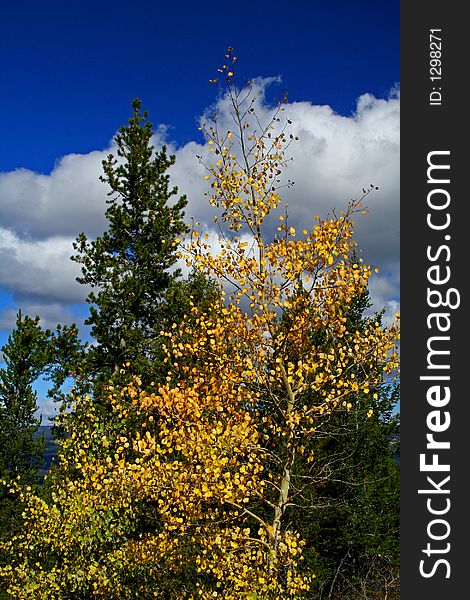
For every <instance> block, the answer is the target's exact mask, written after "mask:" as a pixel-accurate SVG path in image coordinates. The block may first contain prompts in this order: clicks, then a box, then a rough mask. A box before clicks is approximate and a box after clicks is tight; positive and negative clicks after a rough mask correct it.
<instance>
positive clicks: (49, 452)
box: [36, 425, 59, 481]
mask: <svg viewBox="0 0 470 600" xmlns="http://www.w3.org/2000/svg"><path fill="white" fill-rule="evenodd" d="M36 435H37V436H38V437H40V436H41V435H43V436H44V439H45V440H46V449H45V452H44V466H43V467H42V469H39V472H38V474H39V477H40V480H41V481H42V480H43V479H44V475H45V474H46V473H47V471H48V470H49V469H50V467H51V464H52V463H53V462H55V461H56V460H57V452H58V449H59V444H58V443H57V441H56V440H55V439H54V436H53V434H52V427H51V426H50V425H40V426H39V429H38V431H37V433H36Z"/></svg>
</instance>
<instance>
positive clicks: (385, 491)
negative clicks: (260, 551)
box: [292, 291, 400, 600]
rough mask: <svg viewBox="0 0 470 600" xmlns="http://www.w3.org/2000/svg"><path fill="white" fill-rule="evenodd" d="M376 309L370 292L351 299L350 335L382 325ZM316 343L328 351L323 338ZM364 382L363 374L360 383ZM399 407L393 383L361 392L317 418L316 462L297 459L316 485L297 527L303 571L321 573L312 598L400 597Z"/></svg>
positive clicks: (302, 503) (306, 495)
mask: <svg viewBox="0 0 470 600" xmlns="http://www.w3.org/2000/svg"><path fill="white" fill-rule="evenodd" d="M370 307H371V303H370V296H369V293H368V292H367V291H366V292H365V293H364V294H362V295H361V296H359V297H356V298H355V299H353V301H352V302H351V304H350V306H349V309H348V311H347V313H346V315H345V316H346V323H345V325H346V327H347V329H348V330H349V331H364V330H365V329H366V327H367V326H368V324H369V323H370V322H375V321H377V322H379V323H380V322H381V314H380V313H379V314H376V315H374V316H373V317H366V316H365V315H364V313H365V311H366V310H367V309H369V308H370ZM315 343H316V344H317V345H319V344H325V345H326V346H325V347H327V340H325V339H322V334H321V333H319V332H317V333H316V334H315ZM364 376H366V375H365V374H361V372H360V370H358V372H357V374H356V377H357V380H358V381H360V380H361V378H363V377H364ZM398 400H399V387H398V386H397V385H395V384H390V385H384V386H380V387H377V388H374V389H370V390H369V393H367V394H364V393H358V395H357V399H356V402H355V403H354V405H351V406H345V407H343V408H342V410H337V411H335V412H333V413H332V414H330V415H327V416H324V417H321V416H319V417H317V423H316V435H315V437H314V438H313V440H312V450H313V454H314V461H313V462H312V463H310V464H307V462H306V461H303V459H302V457H299V458H298V463H300V464H301V463H302V462H303V466H302V467H301V466H300V465H299V471H298V472H299V481H302V479H305V478H309V479H310V480H311V482H312V483H311V485H309V486H307V487H302V488H301V489H302V491H301V493H300V494H299V495H298V497H297V498H296V499H295V501H294V507H293V511H292V522H293V523H295V526H296V527H297V528H298V529H299V530H301V531H302V532H303V535H304V537H305V539H306V540H307V545H306V547H305V551H304V558H305V568H306V569H307V570H310V571H313V572H314V573H316V574H317V577H316V584H315V586H314V588H313V590H312V593H311V598H312V599H315V600H320V599H326V598H328V599H329V600H332V599H336V600H339V599H341V600H350V599H351V600H353V599H356V598H363V597H368V598H369V597H370V598H379V597H384V596H385V595H386V596H387V597H389V598H398V597H399V576H398V572H399V553H400V549H399V507H400V482H399V466H398V462H397V455H398V454H399V416H398V415H397V414H396V413H395V412H394V410H395V406H396V403H397V402H398ZM294 485H296V483H295V482H294ZM300 487H301V486H300V485H299V488H300ZM295 505H298V506H299V508H300V507H302V510H300V509H296V507H295ZM305 508H307V510H305Z"/></svg>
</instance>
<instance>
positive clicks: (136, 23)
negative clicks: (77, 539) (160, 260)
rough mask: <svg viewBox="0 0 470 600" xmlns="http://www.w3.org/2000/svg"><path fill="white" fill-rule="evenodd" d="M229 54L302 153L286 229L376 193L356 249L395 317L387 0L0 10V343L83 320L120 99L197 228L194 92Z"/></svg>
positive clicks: (395, 174)
mask: <svg viewBox="0 0 470 600" xmlns="http://www.w3.org/2000/svg"><path fill="white" fill-rule="evenodd" d="M228 45H231V46H234V47H235V53H236V55H237V56H238V63H237V65H238V67H237V68H238V77H239V80H240V79H241V80H243V78H254V77H260V78H275V77H277V78H279V80H278V81H277V82H274V83H273V82H271V83H269V82H268V81H267V80H266V79H264V80H260V84H259V85H260V90H261V91H262V93H263V94H264V95H265V101H264V103H263V104H262V107H261V109H262V111H264V112H265V113H266V115H267V116H268V115H269V110H270V102H271V101H272V100H273V99H275V98H282V96H283V95H284V92H285V91H286V90H287V91H288V96H289V104H288V109H289V110H290V111H291V114H292V116H293V120H294V128H295V132H296V133H297V134H298V135H299V137H300V140H301V141H300V142H299V146H298V147H297V149H296V150H295V151H294V154H295V156H294V163H293V164H294V168H293V171H292V175H293V179H294V180H295V181H296V186H295V190H296V191H295V192H293V197H292V198H289V203H290V207H291V209H290V210H291V214H292V218H293V220H294V222H293V224H294V225H295V220H296V219H297V220H299V221H304V220H305V219H308V218H310V215H313V214H314V213H318V212H320V213H321V212H322V211H323V212H327V211H328V210H329V209H331V208H332V207H341V206H343V205H344V203H345V202H347V200H348V199H349V198H350V197H352V196H354V195H356V194H357V193H360V191H361V189H362V187H364V186H366V185H368V184H370V183H371V182H373V183H375V184H377V185H379V187H380V191H379V192H378V193H377V195H376V196H375V197H374V198H372V199H371V203H370V204H371V213H370V217H367V222H364V223H360V224H359V225H358V235H359V241H360V244H361V246H362V247H364V251H365V253H366V258H367V259H368V260H369V261H370V262H372V263H374V266H379V267H380V271H381V273H380V275H379V276H378V277H377V278H376V279H375V280H374V281H373V282H372V283H371V292H372V296H373V298H374V301H375V303H376V307H377V308H381V307H382V306H385V307H387V308H388V309H389V310H390V311H391V312H393V310H394V309H396V308H397V301H398V296H399V291H398V290H399V287H398V286H399V251H398V239H399V238H398V214H399V204H398V199H399V81H400V72H399V63H400V54H399V2H398V0H393V1H390V0H385V1H381V2H377V1H375V2H372V1H368V0H363V1H359V2H346V1H339V0H336V1H330V2H316V1H314V0H310V1H308V0H304V1H298V0H297V1H296V0H291V1H290V2H278V1H277V0H275V1H271V2H268V1H265V0H261V1H257V2H253V3H249V2H246V1H244V0H243V1H239V2H237V3H228V2H225V3H218V4H216V3H207V2H155V1H148V2H140V1H139V0H135V1H134V2H119V1H115V2H109V1H108V0H104V1H95V2H90V1H89V0H82V1H81V2H79V3H78V2H77V3H75V2H63V1H61V2H58V1H56V0H49V1H48V2H45V3H39V2H33V1H29V0H28V1H23V2H22V1H21V0H18V2H16V3H3V4H2V7H1V9H0V63H1V74H2V75H1V77H2V92H3V93H2V94H0V128H1V139H2V143H1V144H0V343H2V342H4V341H5V339H6V336H7V335H8V332H9V331H10V330H11V328H12V326H13V323H14V316H15V313H16V310H17V309H18V308H19V307H21V308H22V309H23V311H24V312H27V313H29V314H31V315H32V316H34V315H35V314H39V315H40V316H41V318H42V322H43V324H44V325H47V326H53V325H54V324H55V323H57V322H69V323H70V322H72V321H74V320H76V321H77V322H79V323H80V322H82V321H83V318H84V315H85V314H86V308H85V305H84V303H83V300H84V297H85V295H86V290H84V289H83V288H82V287H81V286H79V285H78V284H77V283H76V282H75V276H76V275H77V274H78V273H77V271H76V265H74V264H73V263H71V261H70V260H69V256H70V254H71V253H72V246H71V244H72V241H73V239H74V238H75V237H76V235H77V234H78V233H79V232H80V231H85V232H86V233H87V235H88V236H89V237H93V236H95V235H98V234H99V233H100V232H102V231H103V229H104V227H105V222H104V220H103V213H104V209H105V204H104V202H105V199H106V190H105V189H104V188H103V184H101V183H100V182H99V175H100V174H101V160H102V159H103V158H104V157H105V156H106V155H107V154H108V153H109V151H110V150H111V151H112V138H113V135H114V134H115V132H116V130H117V129H118V127H119V126H120V125H122V124H124V123H125V122H126V120H127V118H128V117H129V116H130V103H131V101H132V99H133V98H134V97H136V96H138V97H140V98H141V99H142V100H143V104H144V107H145V108H147V109H148V110H149V112H150V116H151V120H152V121H153V122H154V124H155V126H156V137H155V144H156V145H157V146H158V145H159V144H161V143H166V144H167V145H169V147H170V151H172V152H174V153H175V154H176V157H177V163H176V165H175V167H174V168H173V170H172V172H171V176H172V180H173V181H174V183H176V184H177V185H178V186H179V188H180V191H181V192H182V193H183V192H184V193H187V194H188V197H189V204H188V207H187V211H186V213H187V215H188V217H189V216H195V217H196V218H197V219H198V220H200V221H201V222H203V223H204V222H206V223H209V218H208V212H207V207H206V204H205V201H204V198H203V194H204V183H203V181H204V180H203V177H201V173H200V170H199V167H198V164H197V161H196V159H195V154H196V151H197V153H199V154H201V153H202V154H204V152H205V146H204V142H203V140H202V138H201V136H200V134H199V133H198V131H197V126H198V120H199V119H200V118H201V115H202V114H203V113H204V111H205V110H207V109H208V107H210V106H211V105H214V104H215V103H216V102H217V90H216V89H215V88H214V86H211V85H209V84H208V79H209V78H212V77H213V76H214V75H215V74H216V69H217V67H218V66H219V65H221V64H222V62H223V60H224V53H225V50H226V48H227V46H228ZM218 108H219V110H220V111H221V112H222V117H223V116H224V115H223V110H224V108H223V106H222V105H220V104H219V105H218ZM160 125H163V126H164V127H163V129H161V128H160V130H159V129H158V126H160ZM289 176H290V174H289ZM42 402H44V401H43V400H42ZM44 406H45V404H44Z"/></svg>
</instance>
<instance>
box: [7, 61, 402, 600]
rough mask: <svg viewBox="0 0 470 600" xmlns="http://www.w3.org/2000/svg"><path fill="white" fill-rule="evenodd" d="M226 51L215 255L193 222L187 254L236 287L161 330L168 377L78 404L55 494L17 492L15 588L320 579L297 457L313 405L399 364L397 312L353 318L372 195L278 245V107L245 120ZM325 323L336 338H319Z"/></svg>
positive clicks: (248, 100) (273, 586) (363, 387)
mask: <svg viewBox="0 0 470 600" xmlns="http://www.w3.org/2000/svg"><path fill="white" fill-rule="evenodd" d="M228 56H229V59H230V61H229V62H230V63H231V64H230V67H228V66H224V67H223V68H222V69H221V72H222V73H224V74H225V78H226V83H227V98H228V100H229V101H230V102H231V103H232V106H233V116H234V120H235V123H236V124H237V129H236V131H234V132H220V131H218V130H217V128H216V127H215V126H213V125H209V126H206V127H204V128H203V129H204V130H205V133H206V135H207V137H208V143H209V144H210V147H211V149H212V150H213V151H214V152H215V153H216V154H217V156H218V157H219V158H218V159H217V162H216V163H215V164H214V165H208V167H207V168H208V172H209V175H208V176H209V178H210V181H211V196H210V202H211V203H212V204H213V205H214V206H215V207H218V208H220V209H221V210H222V214H221V216H220V219H219V222H222V224H223V226H224V227H225V229H224V230H223V231H224V236H223V237H222V238H221V240H220V244H221V250H220V251H219V253H218V254H217V255H214V254H213V252H212V250H211V249H210V248H209V247H208V245H207V243H206V241H205V238H204V235H203V234H202V232H200V231H199V230H198V229H197V228H196V227H194V228H193V231H192V233H191V235H190V236H189V239H188V240H187V242H186V244H187V245H186V249H187V260H188V262H190V263H192V264H195V265H196V266H197V268H198V269H200V270H201V271H202V272H204V273H206V274H207V275H211V276H213V277H215V278H216V279H217V280H218V281H219V282H224V281H226V282H228V283H229V284H230V285H231V289H233V290H234V291H233V293H232V294H231V295H230V296H229V297H226V294H225V292H224V291H223V288H222V285H221V298H222V299H221V300H219V301H217V302H215V303H214V306H213V307H212V308H211V309H209V310H208V311H207V312H206V313H204V314H202V313H201V311H200V309H199V308H198V307H197V306H193V307H192V310H191V314H190V315H188V318H187V319H186V321H185V322H184V323H183V324H182V325H181V326H180V327H176V326H175V327H173V328H171V329H170V330H169V331H166V332H162V334H163V335H164V336H165V352H166V361H167V364H168V365H169V367H170V369H171V375H170V376H169V377H168V378H167V381H166V382H163V383H162V384H161V385H160V386H157V387H156V388H155V389H154V390H142V389H141V387H140V382H139V380H138V379H134V381H131V382H130V383H129V384H128V385H127V386H125V387H124V388H123V389H120V390H114V389H109V392H108V393H109V398H108V399H107V401H108V402H107V404H108V411H107V412H105V413H103V412H100V410H99V409H98V406H99V404H98V403H96V402H95V401H92V400H91V399H89V398H78V399H77V400H76V406H75V418H74V419H72V420H71V421H70V431H69V433H70V435H69V437H68V438H67V439H66V440H65V441H64V442H63V447H62V453H61V462H60V468H59V475H60V476H59V477H58V478H57V481H56V482H55V483H54V484H53V485H52V486H51V489H52V493H51V497H50V498H49V499H48V500H47V501H44V500H40V499H39V498H37V497H36V496H34V495H32V494H31V493H30V492H23V491H21V490H19V491H17V492H15V493H18V494H19V498H20V499H21V501H22V502H24V506H25V508H24V519H25V524H24V529H23V532H22V534H21V535H19V536H17V537H16V538H14V539H12V540H11V541H10V542H7V543H6V544H3V547H2V548H1V551H2V552H3V553H4V554H5V555H7V556H9V559H10V560H9V564H8V565H7V566H4V567H3V568H2V569H1V571H0V573H1V575H2V576H3V578H4V580H5V581H6V582H7V585H8V590H9V593H10V595H11V596H12V597H14V598H18V599H21V598H25V599H26V598H28V599H29V598H33V597H34V598H38V599H40V598H48V599H52V598H62V597H77V598H79V597H87V598H88V597H101V598H131V597H132V598H135V597H138V598H213V597H220V598H225V599H226V600H232V599H233V600H238V599H239V598H244V597H245V598H248V597H250V596H251V597H258V598H264V599H268V598H269V599H271V598H272V599H278V598H300V597H302V596H303V595H304V593H305V592H306V591H307V590H308V589H309V587H310V584H311V580H312V577H313V576H312V575H306V574H305V573H303V572H302V569H301V564H302V547H303V541H302V539H301V536H300V535H299V532H294V531H290V530H289V528H288V525H287V521H286V514H287V513H288V507H289V504H290V502H292V498H293V494H294V490H293V489H292V483H291V482H292V477H293V474H294V473H293V470H294V469H295V459H296V457H298V456H300V455H305V457H306V460H307V464H309V463H310V462H311V457H310V456H309V441H310V439H311V437H312V436H313V435H315V419H316V417H317V415H324V414H325V413H329V412H331V411H333V410H335V409H337V408H341V407H347V410H350V409H351V408H352V407H353V406H354V403H355V398H356V397H357V394H358V393H368V392H369V389H374V388H375V387H376V386H377V385H379V384H380V383H381V374H380V371H379V370H378V369H377V365H380V366H381V367H382V368H383V371H384V372H388V373H391V372H392V371H393V370H394V369H396V368H397V354H396V351H395V343H396V338H397V335H398V330H397V327H396V326H395V325H394V326H393V327H391V328H384V327H381V326H379V325H378V324H377V323H375V324H374V323H370V324H369V326H368V327H367V328H366V329H365V330H364V331H362V332H359V331H349V330H348V329H347V327H346V317H345V313H346V310H347V307H348V305H349V303H350V302H351V300H352V299H353V298H354V297H356V296H358V295H360V294H361V293H363V292H364V290H365V289H366V286H367V282H368V279H369V277H370V275H371V268H370V267H369V265H366V264H364V263H363V262H362V261H354V260H353V257H354V253H355V247H356V243H355V241H354V239H353V222H352V215H353V214H354V213H355V212H358V210H359V208H361V210H362V207H360V204H361V200H362V198H361V199H358V200H357V201H352V202H351V203H350V205H349V207H348V209H347V210H346V211H344V212H343V211H342V212H341V213H340V215H339V216H336V215H333V216H332V217H330V218H327V219H324V220H322V219H319V218H318V217H317V218H316V219H315V221H314V222H313V223H312V224H311V227H310V228H309V229H305V230H303V232H302V234H298V233H297V232H296V230H295V229H294V228H293V227H290V226H289V225H288V224H287V213H286V214H285V216H284V217H282V216H281V217H280V220H281V223H282V225H281V227H280V228H279V229H280V231H281V232H282V234H281V236H279V237H275V239H273V240H271V241H267V235H266V232H265V231H264V229H265V228H266V229H267V226H266V224H265V222H266V218H267V216H268V215H269V214H270V213H271V212H272V211H274V210H275V209H276V208H277V207H278V206H279V205H280V203H281V197H280V195H279V193H278V191H277V189H276V187H275V182H276V179H277V178H279V175H280V174H281V173H282V171H283V170H284V169H285V167H286V165H287V161H286V158H285V150H286V148H287V147H288V145H289V143H290V140H291V137H290V136H288V135H287V133H286V131H287V122H286V123H285V124H283V123H280V117H281V116H282V106H280V107H279V109H278V111H276V113H275V115H274V117H273V120H272V121H271V122H270V123H269V124H268V125H266V126H265V127H264V128H263V127H261V126H250V127H248V121H247V119H248V117H249V115H251V114H252V111H251V108H252V107H253V103H254V100H253V89H250V88H249V89H248V91H247V94H245V96H243V98H244V99H243V100H240V98H241V96H240V94H239V93H237V88H236V84H235V83H234V77H233V72H232V69H233V58H234V57H233V56H232V54H231V52H229V55H228ZM255 123H256V121H255ZM248 128H249V130H250V134H249V136H248V135H247V129H248ZM220 157H222V158H220ZM242 234H243V235H244V236H245V237H244V238H243V239H240V236H241V235H242ZM247 237H248V238H249V239H250V242H247ZM319 335H321V336H322V338H323V339H325V340H327V343H326V345H325V344H322V345H319V346H318V347H317V346H316V345H315V343H314V341H313V340H314V339H315V336H319ZM326 347H327V349H326ZM357 373H360V374H361V376H360V377H357V376H356V374H357ZM295 493H297V494H298V493H299V490H295ZM74 594H75V596H74ZM256 594H257V595H256Z"/></svg>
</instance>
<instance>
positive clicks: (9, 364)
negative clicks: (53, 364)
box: [0, 311, 49, 482]
mask: <svg viewBox="0 0 470 600" xmlns="http://www.w3.org/2000/svg"><path fill="white" fill-rule="evenodd" d="M2 352H3V356H4V359H5V362H6V368H4V369H2V370H0V475H1V476H2V477H3V478H4V477H7V478H16V477H17V476H20V477H21V478H22V480H24V481H26V482H32V481H33V480H34V476H35V474H36V471H37V469H38V467H39V466H40V464H41V460H42V455H43V449H44V444H43V440H42V439H41V438H38V437H37V436H36V435H35V434H36V432H37V430H38V427H39V425H40V424H41V419H40V418H37V417H36V416H35V413H36V411H37V409H38V405H37V392H36V391H35V390H33V387H32V384H33V383H34V381H36V379H37V378H38V377H39V375H40V374H41V373H42V372H43V370H44V367H45V365H46V364H47V362H48V360H49V351H48V334H47V332H44V331H43V330H42V329H41V327H40V325H39V317H36V318H35V319H32V318H31V317H28V316H24V317H23V315H22V313H21V311H19V312H18V315H17V321H16V329H15V330H14V331H13V332H12V333H11V335H10V336H9V338H8V342H7V343H6V344H5V345H4V346H3V347H2Z"/></svg>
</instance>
